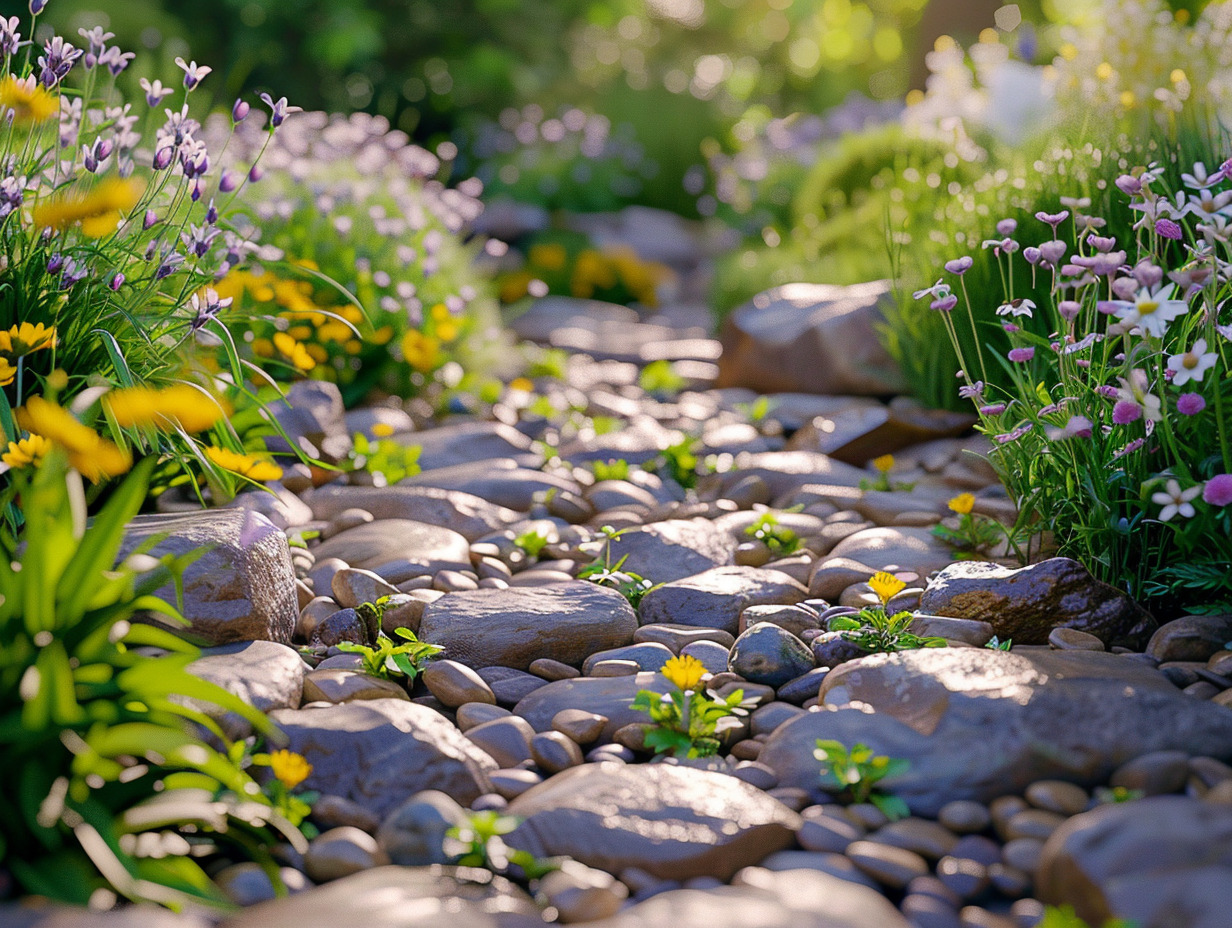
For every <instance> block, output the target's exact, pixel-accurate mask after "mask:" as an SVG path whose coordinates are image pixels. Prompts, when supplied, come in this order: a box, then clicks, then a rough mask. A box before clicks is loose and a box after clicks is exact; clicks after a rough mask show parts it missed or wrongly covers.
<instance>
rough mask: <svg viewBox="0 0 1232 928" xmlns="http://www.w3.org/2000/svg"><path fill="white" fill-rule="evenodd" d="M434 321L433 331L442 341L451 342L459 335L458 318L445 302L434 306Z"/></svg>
mask: <svg viewBox="0 0 1232 928" xmlns="http://www.w3.org/2000/svg"><path fill="white" fill-rule="evenodd" d="M432 322H433V326H432V331H433V333H434V334H435V335H436V337H437V338H439V339H440V340H441V341H443V342H451V341H453V340H454V339H455V338H457V337H458V331H459V329H458V320H457V319H455V318H454V317H453V314H452V313H450V311H449V307H447V306H446V305H445V304H444V303H437V304H436V305H435V306H433V307H432Z"/></svg>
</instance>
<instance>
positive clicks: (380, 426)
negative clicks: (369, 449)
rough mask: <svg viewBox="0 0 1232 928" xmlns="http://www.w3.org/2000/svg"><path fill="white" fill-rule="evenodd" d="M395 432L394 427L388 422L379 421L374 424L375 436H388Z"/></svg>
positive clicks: (373, 433)
mask: <svg viewBox="0 0 1232 928" xmlns="http://www.w3.org/2000/svg"><path fill="white" fill-rule="evenodd" d="M393 433H394V427H393V426H392V425H390V424H389V423H388V422H378V423H376V424H375V425H373V426H372V435H373V437H374V438H388V437H389V436H390V435H392V434H393Z"/></svg>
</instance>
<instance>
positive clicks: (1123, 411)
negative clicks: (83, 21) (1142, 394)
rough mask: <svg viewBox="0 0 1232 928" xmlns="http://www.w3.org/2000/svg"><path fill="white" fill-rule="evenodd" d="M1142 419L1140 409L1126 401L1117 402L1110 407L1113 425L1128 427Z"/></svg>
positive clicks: (1135, 404)
mask: <svg viewBox="0 0 1232 928" xmlns="http://www.w3.org/2000/svg"><path fill="white" fill-rule="evenodd" d="M1141 418H1142V407H1141V406H1139V405H1138V404H1137V403H1131V402H1129V401H1127V400H1117V403H1116V405H1115V406H1113V407H1112V423H1113V424H1114V425H1129V423H1131V422H1137V421H1138V420H1139V419H1141Z"/></svg>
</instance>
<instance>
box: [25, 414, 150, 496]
mask: <svg viewBox="0 0 1232 928" xmlns="http://www.w3.org/2000/svg"><path fill="white" fill-rule="evenodd" d="M17 424H18V425H20V426H21V427H22V428H23V429H25V430H26V431H27V432H32V433H34V434H36V435H40V436H42V437H43V438H46V439H48V440H49V441H51V442H52V443H54V444H57V445H59V446H60V447H62V448H63V449H64V450H65V451H67V452H68V462H69V464H70V465H71V466H72V467H73V468H75V469H76V470H78V471H79V472H80V473H81V474H82V476H84V477H86V478H88V479H89V480H91V481H93V482H94V483H98V482H99V481H100V480H102V479H104V478H105V477H115V476H117V475H119V474H122V473H124V472H125V471H127V470H128V469H129V468H130V467H132V466H133V456H132V455H131V454H130V453H129V452H127V451H125V450H123V449H121V448H118V447H116V446H115V445H114V444H112V443H111V442H109V441H108V440H107V439H105V438H103V437H102V436H101V435H99V434H98V433H97V432H95V431H94V430H93V429H92V428H90V427H88V426H85V425H82V424H81V423H80V422H78V421H77V420H76V419H75V418H74V417H73V414H72V413H70V412H69V411H68V410H66V409H62V408H60V407H59V406H57V405H56V404H55V403H51V402H48V401H47V400H45V399H43V398H42V397H41V396H32V397H30V399H28V400H27V401H26V405H25V406H22V407H21V408H20V409H18V410H17Z"/></svg>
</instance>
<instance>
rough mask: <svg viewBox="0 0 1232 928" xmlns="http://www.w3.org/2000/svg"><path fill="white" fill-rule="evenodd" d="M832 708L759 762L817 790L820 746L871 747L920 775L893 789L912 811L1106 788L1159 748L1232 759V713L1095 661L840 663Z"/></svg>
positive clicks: (791, 725)
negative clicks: (1059, 783)
mask: <svg viewBox="0 0 1232 928" xmlns="http://www.w3.org/2000/svg"><path fill="white" fill-rule="evenodd" d="M820 695H821V699H822V703H823V708H822V709H821V710H820V711H814V712H809V713H808V714H807V715H803V716H801V717H799V718H797V719H794V720H792V721H790V722H788V723H787V724H786V725H783V726H782V727H780V728H778V729H777V730H776V731H775V732H774V733H773V734H772V735H771V736H770V738H769V739H768V740H767V741H766V744H765V746H764V748H763V749H762V751H761V754H760V755H759V757H758V760H759V761H760V762H762V763H764V764H766V765H768V766H769V767H771V768H772V769H773V770H774V771H775V772H776V773H777V774H778V775H779V781H780V784H781V785H783V786H799V787H803V788H805V789H815V788H817V787H818V786H819V780H818V772H817V771H818V765H817V761H816V759H815V758H814V757H813V748H814V742H815V741H816V740H817V739H818V738H833V739H835V740H838V741H841V742H843V743H845V744H848V745H851V744H854V743H856V742H857V741H863V742H864V743H866V744H868V745H869V746H870V747H872V748H873V750H874V751H876V752H877V753H879V754H885V755H888V756H890V757H896V758H903V759H905V760H907V761H908V762H909V763H910V767H909V768H908V770H907V771H906V773H904V774H903V775H902V776H900V777H898V778H896V779H895V780H894V781H893V782H890V781H886V784H887V788H888V789H890V790H891V791H892V792H893V793H894V794H895V795H898V796H901V797H902V798H903V799H904V800H906V802H907V803H908V805H910V806H911V808H912V811H914V812H916V813H917V814H922V815H930V816H931V815H935V814H936V812H937V810H938V809H940V808H941V806H943V805H944V804H945V803H946V802H949V801H951V800H954V799H974V800H977V801H980V802H989V801H991V800H992V799H995V798H996V797H998V796H1003V795H1006V794H1009V793H1015V792H1021V791H1022V790H1024V789H1025V788H1026V787H1027V785H1028V784H1030V783H1031V782H1033V781H1035V780H1046V779H1062V780H1069V781H1071V782H1074V783H1078V784H1081V785H1084V786H1094V785H1097V784H1099V783H1106V782H1107V779H1108V777H1109V776H1110V775H1111V773H1112V771H1113V770H1114V769H1115V768H1116V767H1118V766H1119V765H1120V764H1122V763H1125V762H1126V761H1128V760H1130V759H1132V758H1135V757H1138V756H1140V755H1142V754H1147V753H1150V752H1152V751H1163V750H1181V751H1185V752H1187V753H1190V754H1195V755H1197V754H1209V755H1211V756H1215V757H1219V758H1220V759H1224V760H1228V759H1232V709H1225V708H1223V707H1222V706H1217V705H1214V704H1212V703H1209V702H1203V701H1201V700H1197V699H1194V698H1192V697H1190V696H1187V695H1185V694H1183V693H1181V692H1180V691H1179V690H1178V689H1176V687H1175V686H1173V685H1172V683H1171V682H1169V681H1168V679H1167V678H1166V677H1164V675H1163V674H1161V673H1159V672H1158V671H1156V670H1153V669H1151V668H1149V667H1146V666H1145V665H1143V664H1141V663H1139V662H1136V661H1133V660H1130V659H1128V658H1125V657H1122V656H1121V655H1117V654H1108V653H1105V652H1094V651H1049V650H1045V649H1039V650H1035V649H1015V650H1014V651H1012V652H1005V651H994V650H989V649H985V648H929V649H923V650H918V651H901V652H898V653H896V654H877V655H873V656H870V657H865V658H859V659H857V660H854V661H849V662H847V663H845V664H841V665H840V666H838V667H836V668H835V669H833V670H831V671H830V673H829V675H827V677H826V679H825V681H824V682H823V683H822V685H821V693H820Z"/></svg>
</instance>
